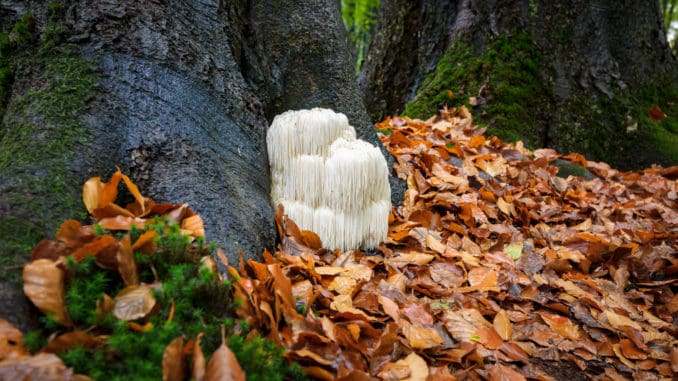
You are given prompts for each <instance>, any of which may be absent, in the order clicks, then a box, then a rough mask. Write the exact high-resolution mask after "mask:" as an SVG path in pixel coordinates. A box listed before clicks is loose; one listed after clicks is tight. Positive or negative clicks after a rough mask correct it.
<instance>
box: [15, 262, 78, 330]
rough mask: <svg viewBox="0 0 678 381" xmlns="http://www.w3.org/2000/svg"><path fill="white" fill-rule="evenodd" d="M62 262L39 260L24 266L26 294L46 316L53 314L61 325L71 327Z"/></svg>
mask: <svg viewBox="0 0 678 381" xmlns="http://www.w3.org/2000/svg"><path fill="white" fill-rule="evenodd" d="M59 263H60V262H55V261H52V260H49V259H38V260H36V261H33V262H30V263H28V264H27V265H26V266H24V271H23V281H24V294H26V296H27V297H28V299H30V300H31V302H33V304H35V306H36V307H38V309H39V310H40V311H42V313H44V314H52V315H53V317H54V319H55V320H56V321H58V322H59V323H60V324H63V325H66V326H70V325H72V323H71V318H70V317H69V316H68V311H67V310H66V305H65V298H64V272H63V270H62V269H61V268H60V267H59Z"/></svg>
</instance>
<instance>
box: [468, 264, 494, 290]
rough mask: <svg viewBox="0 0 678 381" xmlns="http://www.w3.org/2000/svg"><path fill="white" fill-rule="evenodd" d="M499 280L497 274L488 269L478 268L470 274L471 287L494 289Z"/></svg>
mask: <svg viewBox="0 0 678 381" xmlns="http://www.w3.org/2000/svg"><path fill="white" fill-rule="evenodd" d="M497 279H498V276H497V273H496V272H495V271H494V270H492V269H490V268H487V267H476V268H474V269H472V270H471V271H469V272H468V283H469V284H470V285H471V286H477V287H494V286H496V285H497Z"/></svg>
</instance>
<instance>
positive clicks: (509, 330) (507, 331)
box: [492, 310, 513, 341]
mask: <svg viewBox="0 0 678 381" xmlns="http://www.w3.org/2000/svg"><path fill="white" fill-rule="evenodd" d="M492 326H493V327H494V330H495V331H497V333H498V334H499V336H500V337H501V338H502V339H503V340H504V341H509V340H511V337H512V336H513V326H512V325H511V321H510V320H509V317H508V314H507V313H506V310H499V312H497V314H496V315H494V321H493V322H492Z"/></svg>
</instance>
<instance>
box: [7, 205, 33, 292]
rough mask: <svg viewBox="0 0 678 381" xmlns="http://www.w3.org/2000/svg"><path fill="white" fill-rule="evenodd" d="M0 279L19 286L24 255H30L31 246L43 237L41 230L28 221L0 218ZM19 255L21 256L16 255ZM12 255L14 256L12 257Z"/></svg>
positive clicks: (9, 217) (8, 216)
mask: <svg viewBox="0 0 678 381" xmlns="http://www.w3.org/2000/svg"><path fill="white" fill-rule="evenodd" d="M0 232H2V234H0V248H2V255H0V279H2V280H4V281H9V282H11V283H12V284H14V285H17V286H18V285H20V284H21V271H19V270H18V269H19V268H20V266H22V265H23V263H24V258H25V253H30V251H31V250H32V248H33V245H34V244H35V243H36V242H38V241H40V239H41V238H42V237H43V233H42V230H41V229H40V228H38V227H36V226H34V225H32V224H31V223H30V222H29V221H26V220H23V219H18V218H16V217H14V216H11V215H2V216H0ZM16 253H21V254H23V255H16ZM13 254H14V255H13Z"/></svg>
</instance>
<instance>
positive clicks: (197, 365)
mask: <svg viewBox="0 0 678 381" xmlns="http://www.w3.org/2000/svg"><path fill="white" fill-rule="evenodd" d="M202 337H203V333H199V334H198V337H197V338H196V339H195V343H194V344H193V359H192V364H193V366H192V368H191V376H192V377H193V380H195V381H203V380H204V379H205V355H204V354H203V353H202V348H201V347H200V341H201V339H202Z"/></svg>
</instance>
